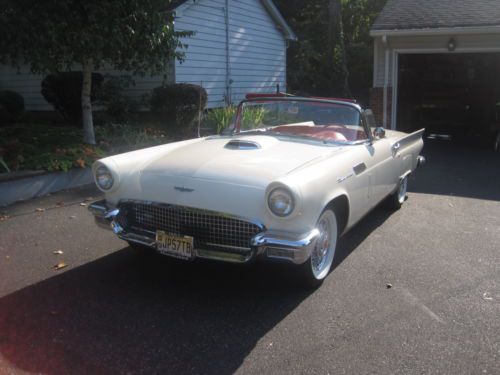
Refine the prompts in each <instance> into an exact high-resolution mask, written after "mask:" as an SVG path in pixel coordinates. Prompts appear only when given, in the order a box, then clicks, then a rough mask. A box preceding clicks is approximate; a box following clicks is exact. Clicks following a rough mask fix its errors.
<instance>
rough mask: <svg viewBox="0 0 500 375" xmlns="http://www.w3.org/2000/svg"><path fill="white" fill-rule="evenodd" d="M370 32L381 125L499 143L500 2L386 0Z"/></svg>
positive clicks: (376, 109)
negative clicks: (420, 129) (372, 39)
mask: <svg viewBox="0 0 500 375" xmlns="http://www.w3.org/2000/svg"><path fill="white" fill-rule="evenodd" d="M371 36H372V37H373V38H374V63H373V64H374V66H373V88H372V90H371V95H370V107H371V108H372V110H373V111H374V113H375V116H376V118H377V122H378V123H379V124H380V125H382V126H384V127H386V128H391V129H397V130H402V131H412V130H416V129H419V128H422V127H425V128H426V130H427V136H429V137H430V138H439V139H449V140H454V141H457V142H459V143H461V144H463V143H464V142H466V143H470V144H472V143H474V144H482V145H484V146H485V147H488V148H494V147H496V148H497V149H499V148H500V2H497V1H489V0H461V1H456V0H442V1H439V2H435V1H430V0H389V1H388V2H387V4H386V6H385V8H384V9H383V10H382V12H381V14H380V15H379V17H378V18H377V19H376V21H375V23H374V24H373V26H372V29H371Z"/></svg>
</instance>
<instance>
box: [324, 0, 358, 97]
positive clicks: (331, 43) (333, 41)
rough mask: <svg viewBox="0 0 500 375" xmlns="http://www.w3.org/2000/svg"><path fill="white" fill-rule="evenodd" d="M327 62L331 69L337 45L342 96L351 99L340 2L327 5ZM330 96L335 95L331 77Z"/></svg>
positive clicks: (336, 0)
mask: <svg viewBox="0 0 500 375" xmlns="http://www.w3.org/2000/svg"><path fill="white" fill-rule="evenodd" d="M328 18H329V19H328V56H327V58H328V61H329V63H330V64H332V68H333V66H334V64H335V61H334V56H335V53H334V52H335V46H336V45H337V43H338V44H339V48H340V55H341V61H340V64H341V67H340V72H341V75H342V77H341V80H342V81H341V85H342V94H343V95H344V96H348V97H352V95H351V90H350V89H349V69H348V67H347V58H346V50H345V41H344V39H345V36H344V25H343V22H342V3H341V0H329V4H328ZM331 77H332V79H331V87H330V90H331V92H330V93H331V94H334V93H335V90H334V86H335V83H336V82H335V76H334V74H332V75H331Z"/></svg>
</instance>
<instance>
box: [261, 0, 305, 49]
mask: <svg viewBox="0 0 500 375" xmlns="http://www.w3.org/2000/svg"><path fill="white" fill-rule="evenodd" d="M260 1H261V3H262V5H264V8H266V10H267V11H268V12H269V14H270V15H271V17H272V18H273V20H274V22H276V24H277V25H278V26H279V28H280V30H281V31H282V32H283V35H284V36H285V39H287V40H292V41H295V40H297V35H295V33H294V32H293V30H292V28H291V27H290V26H289V25H288V23H287V22H286V20H285V19H284V18H283V16H282V15H281V13H280V11H279V10H278V8H276V5H274V3H273V2H272V1H271V0H260Z"/></svg>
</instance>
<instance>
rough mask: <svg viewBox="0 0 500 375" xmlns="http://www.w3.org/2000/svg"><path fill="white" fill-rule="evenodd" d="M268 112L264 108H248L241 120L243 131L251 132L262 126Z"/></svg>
mask: <svg viewBox="0 0 500 375" xmlns="http://www.w3.org/2000/svg"><path fill="white" fill-rule="evenodd" d="M266 113H267V110H266V109H265V108H263V107H258V106H256V107H247V108H245V110H244V111H243V114H242V118H241V130H251V129H255V128H258V127H259V126H260V125H262V120H263V119H264V116H265V115H266Z"/></svg>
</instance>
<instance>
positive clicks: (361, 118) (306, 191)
mask: <svg viewBox="0 0 500 375" xmlns="http://www.w3.org/2000/svg"><path fill="white" fill-rule="evenodd" d="M374 122H375V121H374V118H373V114H372V112H371V111H370V110H362V109H361V107H360V106H358V105H357V104H354V103H351V102H347V101H342V100H326V99H311V98H298V97H286V98H284V97H280V98H278V97H269V98H262V97H261V98H255V99H252V100H244V101H242V102H241V103H240V105H239V107H238V111H237V114H236V117H235V120H234V122H233V124H232V125H231V126H230V127H229V129H226V131H225V132H224V133H223V134H222V135H218V136H209V137H205V138H197V139H192V140H187V141H182V142H175V143H170V144H165V145H161V146H157V147H151V148H147V149H143V150H139V151H133V152H128V153H125V154H120V155H115V156H111V157H107V158H104V159H101V160H98V161H97V162H95V164H94V165H93V172H94V176H95V182H96V184H97V186H98V187H99V189H100V190H102V191H103V192H104V193H105V200H102V201H99V202H95V203H94V204H92V205H90V207H89V209H90V210H91V212H92V213H93V214H94V215H95V219H96V222H97V223H98V224H99V225H100V226H103V227H106V228H110V229H112V230H113V231H114V233H116V234H117V235H118V237H120V238H121V239H123V240H125V241H127V242H128V243H129V244H130V246H131V247H133V248H135V249H138V250H139V251H141V250H147V249H146V248H152V249H155V250H156V251H157V252H158V253H161V254H164V255H167V256H172V257H176V258H182V259H186V260H187V259H189V260H191V259H195V258H208V259H215V260H221V261H228V262H241V263H244V262H250V261H253V260H255V259H259V258H262V259H272V260H279V261H284V262H288V263H291V264H294V265H295V266H296V268H297V271H298V276H299V277H301V280H302V281H303V282H304V283H305V284H307V285H312V286H318V285H320V284H321V283H322V281H323V280H324V278H325V277H326V276H327V275H328V272H329V271H330V268H331V266H332V263H333V260H334V257H335V249H336V247H337V240H338V238H339V237H340V236H341V235H342V234H344V233H346V231H348V230H349V229H350V228H351V227H353V225H355V224H356V223H357V222H358V221H359V220H360V219H361V218H362V217H363V216H364V215H366V214H367V213H368V212H369V211H370V210H371V209H372V208H374V207H375V206H376V205H377V204H378V203H379V202H381V201H382V200H384V199H387V201H388V202H389V203H390V204H391V205H392V206H393V207H394V208H396V209H397V208H399V207H401V205H402V204H403V203H404V201H405V199H406V189H407V184H408V176H409V175H410V173H412V172H413V171H414V170H415V168H416V167H417V166H418V165H420V164H422V163H423V162H424V161H425V160H424V158H423V157H422V156H419V153H420V151H421V150H422V147H423V141H422V133H423V129H422V130H419V131H417V132H415V133H412V134H406V133H401V132H397V131H391V130H387V131H385V130H384V129H382V128H377V127H375V126H374Z"/></svg>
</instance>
